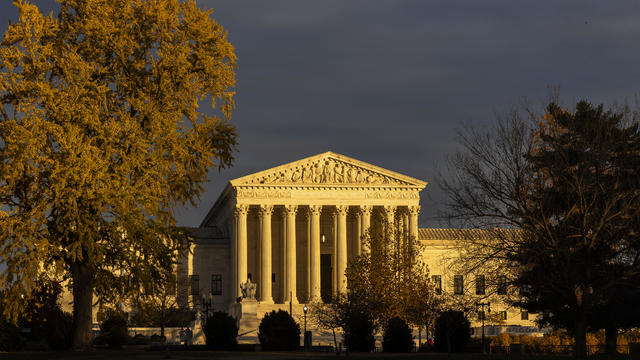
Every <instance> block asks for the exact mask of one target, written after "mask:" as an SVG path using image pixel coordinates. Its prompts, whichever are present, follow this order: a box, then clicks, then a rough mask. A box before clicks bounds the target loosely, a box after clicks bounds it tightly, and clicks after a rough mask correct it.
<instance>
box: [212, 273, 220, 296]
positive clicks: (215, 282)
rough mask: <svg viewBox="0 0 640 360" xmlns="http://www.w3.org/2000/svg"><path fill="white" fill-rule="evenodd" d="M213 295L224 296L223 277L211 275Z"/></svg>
mask: <svg viewBox="0 0 640 360" xmlns="http://www.w3.org/2000/svg"><path fill="white" fill-rule="evenodd" d="M211 295H222V275H220V274H213V275H211Z"/></svg>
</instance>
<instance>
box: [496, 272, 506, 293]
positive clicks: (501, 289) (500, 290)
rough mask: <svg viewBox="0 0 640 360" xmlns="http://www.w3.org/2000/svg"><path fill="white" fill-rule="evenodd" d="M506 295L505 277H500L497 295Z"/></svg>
mask: <svg viewBox="0 0 640 360" xmlns="http://www.w3.org/2000/svg"><path fill="white" fill-rule="evenodd" d="M506 294H507V278H506V277H505V276H500V277H499V278H498V295H506Z"/></svg>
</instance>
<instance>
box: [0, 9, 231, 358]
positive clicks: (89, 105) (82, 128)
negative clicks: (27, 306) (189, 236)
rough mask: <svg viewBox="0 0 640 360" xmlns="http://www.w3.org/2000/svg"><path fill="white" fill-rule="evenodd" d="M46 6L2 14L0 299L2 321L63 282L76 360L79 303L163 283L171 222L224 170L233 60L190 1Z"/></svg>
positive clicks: (84, 323) (83, 330)
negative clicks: (45, 281) (51, 278)
mask: <svg viewBox="0 0 640 360" xmlns="http://www.w3.org/2000/svg"><path fill="white" fill-rule="evenodd" d="M58 1H59V3H60V12H59V14H58V15H57V16H53V15H51V14H50V15H49V16H44V15H42V14H41V13H40V11H39V10H38V8H37V7H36V6H35V5H33V4H30V3H28V2H27V1H23V0H17V1H15V2H14V4H15V6H17V7H18V9H19V12H20V18H19V20H18V21H17V22H15V23H13V24H10V25H9V27H8V29H7V31H6V33H5V35H4V38H3V40H2V43H1V44H0V57H1V58H0V62H1V68H0V99H1V101H2V106H0V206H1V208H2V214H0V215H1V216H0V262H1V263H3V264H4V265H5V266H6V269H5V270H4V272H2V274H0V288H2V289H4V301H5V307H4V308H5V315H8V316H13V317H14V318H15V316H16V315H17V314H18V313H19V312H20V306H21V305H20V304H21V298H22V296H23V295H26V296H27V297H28V296H29V294H30V293H31V291H32V290H33V286H34V283H35V280H36V275H37V274H38V272H39V270H40V269H42V268H44V269H45V270H46V271H49V272H54V273H57V274H59V275H62V276H65V277H66V278H67V279H69V280H70V284H71V286H72V288H73V316H74V324H73V347H74V349H85V348H87V347H89V346H90V345H91V308H92V295H93V296H95V298H96V299H97V300H98V301H113V300H118V299H123V298H129V297H133V295H135V294H136V293H137V292H138V291H139V289H141V288H145V289H149V288H151V289H152V288H153V287H154V286H158V284H160V283H162V282H163V281H166V279H168V278H169V276H170V272H171V269H172V267H173V264H174V263H175V261H176V254H177V252H178V251H179V250H180V249H181V248H182V246H181V237H182V236H183V235H184V231H181V230H180V229H179V228H176V227H175V220H174V213H173V209H174V208H175V207H176V206H177V205H181V204H185V203H194V201H195V200H196V199H197V197H198V195H199V193H200V192H201V191H202V186H201V184H202V183H203V182H204V181H206V176H207V171H208V169H210V168H213V167H218V168H221V167H225V166H229V165H231V162H232V151H233V149H234V147H235V145H236V133H235V128H234V126H232V125H231V124H229V123H228V120H229V117H230V114H231V110H232V108H233V105H234V103H233V99H232V97H233V94H234V93H233V87H234V85H235V67H236V56H235V54H234V48H233V46H232V45H231V44H230V43H229V42H228V41H227V39H226V33H225V32H224V31H223V29H222V27H221V26H220V25H219V24H217V23H216V22H215V21H214V20H213V19H212V18H211V12H210V11H202V10H201V9H199V8H198V7H197V5H196V4H195V1H179V0H58ZM205 100H206V101H207V102H210V103H211V106H212V107H213V110H210V113H211V115H207V114H206V113H204V112H203V111H202V109H201V108H200V105H201V104H202V102H203V101H205Z"/></svg>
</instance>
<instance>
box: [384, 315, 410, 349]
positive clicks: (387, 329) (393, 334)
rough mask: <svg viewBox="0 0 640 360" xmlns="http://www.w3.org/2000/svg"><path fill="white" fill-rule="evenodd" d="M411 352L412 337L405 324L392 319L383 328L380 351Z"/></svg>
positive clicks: (397, 319)
mask: <svg viewBox="0 0 640 360" xmlns="http://www.w3.org/2000/svg"><path fill="white" fill-rule="evenodd" d="M411 350H413V335H412V331H411V329H410V328H409V325H407V322H406V321H404V320H402V319H400V318H398V317H393V318H391V319H390V320H389V322H388V323H387V324H385V326H384V333H383V335H382V351H384V352H411Z"/></svg>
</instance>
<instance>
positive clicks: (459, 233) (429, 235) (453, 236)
mask: <svg viewBox="0 0 640 360" xmlns="http://www.w3.org/2000/svg"><path fill="white" fill-rule="evenodd" d="M516 231H517V230H513V229H498V228H496V229H437V228H435V229H434V228H430V229H418V239H419V240H454V241H455V240H466V239H492V238H495V237H496V236H497V235H498V234H499V233H501V234H504V235H507V234H511V235H512V234H515V233H516Z"/></svg>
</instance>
